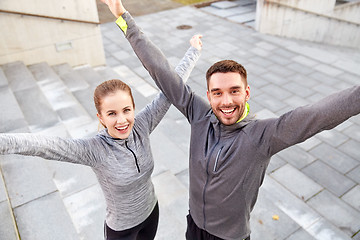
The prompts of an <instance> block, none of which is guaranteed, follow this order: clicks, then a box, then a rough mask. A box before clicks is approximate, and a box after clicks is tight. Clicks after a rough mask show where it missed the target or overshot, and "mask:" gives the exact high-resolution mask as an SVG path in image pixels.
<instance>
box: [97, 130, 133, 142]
mask: <svg viewBox="0 0 360 240" xmlns="http://www.w3.org/2000/svg"><path fill="white" fill-rule="evenodd" d="M98 135H99V136H100V137H101V138H102V139H104V140H105V141H106V142H108V143H113V142H115V141H116V142H117V143H119V144H125V142H131V141H133V139H134V135H133V131H131V133H130V135H129V137H127V138H126V139H120V138H114V137H112V136H110V134H109V133H108V130H107V128H105V129H103V130H101V131H100V132H99V133H98Z"/></svg>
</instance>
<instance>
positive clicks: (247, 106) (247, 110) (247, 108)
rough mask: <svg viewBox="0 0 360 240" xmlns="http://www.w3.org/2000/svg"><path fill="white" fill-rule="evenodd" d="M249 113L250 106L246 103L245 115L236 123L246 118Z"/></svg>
mask: <svg viewBox="0 0 360 240" xmlns="http://www.w3.org/2000/svg"><path fill="white" fill-rule="evenodd" d="M249 112H250V105H249V103H246V105H245V114H244V115H243V116H242V117H241V118H240V119H239V120H238V121H237V122H236V123H238V122H241V121H242V120H243V119H244V118H246V116H247V115H248V114H249Z"/></svg>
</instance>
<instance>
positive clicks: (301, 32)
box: [256, 0, 360, 49]
mask: <svg viewBox="0 0 360 240" xmlns="http://www.w3.org/2000/svg"><path fill="white" fill-rule="evenodd" d="M346 5H348V6H346ZM330 6H331V8H330ZM359 6H360V1H358V2H354V3H351V6H350V4H344V5H338V6H335V1H334V0H317V1H313V0H297V1H296V0H258V1H257V12H256V28H257V30H258V31H259V32H262V33H267V34H273V35H279V36H283V37H289V38H296V39H302V40H308V41H314V42H321V43H326V44H332V45H339V46H346V47H352V48H357V49H360V24H359V22H360V21H359V15H360V14H359V8H360V7H359ZM340 9H342V10H340Z"/></svg>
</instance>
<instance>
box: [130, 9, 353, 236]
mask: <svg viewBox="0 0 360 240" xmlns="http://www.w3.org/2000/svg"><path fill="white" fill-rule="evenodd" d="M123 18H124V19H125V21H126V22H127V25H128V29H127V33H126V38H127V39H128V41H129V42H130V44H131V46H132V47H133V49H134V51H135V53H136V54H137V56H138V57H139V59H140V61H142V63H143V64H144V66H145V68H146V69H147V70H148V71H149V73H150V75H151V76H152V78H153V79H154V80H155V83H156V84H157V86H158V87H159V88H160V89H161V90H162V92H163V93H164V94H165V95H166V96H167V97H168V99H169V100H170V101H171V102H172V103H173V104H174V106H175V107H176V108H178V109H179V110H180V112H182V113H183V114H184V116H185V117H186V118H187V119H188V121H189V123H190V124H191V139H190V159H189V171H190V173H189V174H190V199H189V207H190V214H191V216H192V218H193V219H194V221H195V223H196V225H197V226H198V227H199V228H201V229H204V230H206V231H207V232H209V233H211V234H213V235H215V236H217V237H220V238H222V239H227V240H240V239H243V238H245V237H247V236H249V235H250V226H249V219H250V212H251V210H252V209H253V207H254V205H255V202H256V199H257V196H258V191H259V188H260V186H261V184H262V182H263V179H264V175H265V170H266V168H267V166H268V164H269V161H270V157H271V156H273V155H274V154H276V153H277V152H279V151H281V150H283V149H285V148H287V147H290V146H292V145H294V144H297V143H300V142H302V141H305V140H306V139H308V138H310V137H311V136H313V135H315V134H316V133H319V132H321V131H322V130H327V129H331V128H333V127H335V126H337V125H338V124H340V123H342V122H343V121H345V120H346V119H348V118H349V117H351V116H354V115H356V114H359V112H360V87H359V86H356V87H352V88H349V89H347V90H344V91H341V92H338V93H335V94H332V95H331V96H328V97H326V98H324V99H323V100H321V101H319V102H317V103H315V104H312V105H307V106H304V107H299V108H296V109H295V110H293V111H290V112H288V113H285V114H283V115H282V116H280V117H279V118H271V119H265V120H256V119H254V118H253V117H251V116H250V115H248V116H247V117H246V118H245V119H244V120H242V121H241V122H239V123H236V124H233V125H230V126H225V125H223V124H221V123H220V122H219V121H218V119H217V118H216V117H215V115H214V113H213V112H212V110H211V107H210V105H209V104H208V102H206V101H204V100H203V99H202V98H201V97H199V96H197V95H196V94H195V93H194V92H193V91H192V90H191V89H190V87H189V86H188V85H186V84H184V83H183V82H182V81H181V79H180V78H179V77H178V76H177V75H176V73H175V72H174V71H173V70H172V69H171V67H170V65H169V63H168V61H167V60H166V58H165V56H164V55H163V54H162V53H161V51H160V50H159V49H158V48H157V47H156V46H154V44H153V43H152V42H151V41H150V40H149V39H148V38H147V37H146V36H145V35H144V34H143V33H142V32H141V31H140V29H139V28H138V27H137V26H136V23H135V22H134V20H133V19H132V17H131V16H130V14H129V13H125V14H124V15H123Z"/></svg>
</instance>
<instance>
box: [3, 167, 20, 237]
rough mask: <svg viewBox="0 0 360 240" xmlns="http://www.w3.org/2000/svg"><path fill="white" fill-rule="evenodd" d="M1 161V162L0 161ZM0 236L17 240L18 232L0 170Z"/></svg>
mask: <svg viewBox="0 0 360 240" xmlns="http://www.w3.org/2000/svg"><path fill="white" fill-rule="evenodd" d="M0 161H1V160H0ZM0 216H1V223H0V236H1V238H2V239H7V240H18V239H19V237H18V232H17V227H16V223H15V220H14V216H13V212H12V211H11V206H10V203H9V199H8V197H7V192H6V186H5V183H4V179H3V175H2V171H1V168H0Z"/></svg>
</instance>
